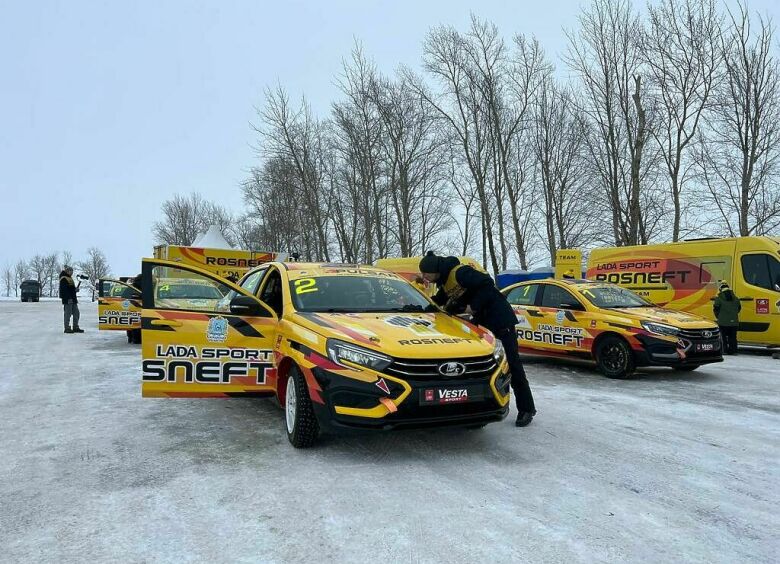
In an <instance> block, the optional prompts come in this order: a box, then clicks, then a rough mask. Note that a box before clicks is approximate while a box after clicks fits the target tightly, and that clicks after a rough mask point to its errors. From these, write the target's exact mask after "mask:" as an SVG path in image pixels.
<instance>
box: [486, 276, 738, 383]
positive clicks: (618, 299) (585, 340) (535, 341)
mask: <svg viewBox="0 0 780 564" xmlns="http://www.w3.org/2000/svg"><path fill="white" fill-rule="evenodd" d="M501 292H502V293H503V294H504V295H505V296H506V297H507V300H508V301H509V303H510V304H512V308H513V309H514V311H515V314H516V316H517V343H518V348H519V351H520V352H521V353H523V354H531V355H541V356H551V357H560V358H576V359H584V360H589V361H595V362H596V364H597V365H598V367H599V369H600V370H601V372H602V373H603V374H604V375H605V376H608V377H610V378H625V377H627V376H630V375H631V373H632V372H633V371H634V369H635V368H636V367H638V366H650V365H656V366H671V367H674V368H677V369H680V370H695V369H696V368H698V367H699V366H701V365H702V364H707V363H711V362H721V361H722V360H723V356H722V353H721V341H720V333H719V331H718V327H717V326H716V325H715V324H714V323H713V322H712V321H709V320H707V319H704V318H703V317H699V316H696V315H691V314H688V313H683V312H680V311H672V310H668V309H663V308H659V307H656V306H655V305H653V304H651V303H650V302H648V301H646V300H645V299H644V298H641V297H640V296H638V295H636V294H635V293H633V292H632V291H630V290H626V289H625V288H621V287H620V286H617V285H615V284H610V283H607V282H593V281H589V280H567V279H564V280H553V279H546V280H533V281H527V282H521V283H519V284H514V285H512V286H508V287H506V288H504V289H502V290H501Z"/></svg>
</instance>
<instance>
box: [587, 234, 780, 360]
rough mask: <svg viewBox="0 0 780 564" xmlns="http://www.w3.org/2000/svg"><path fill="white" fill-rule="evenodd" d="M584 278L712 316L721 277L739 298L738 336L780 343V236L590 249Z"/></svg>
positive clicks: (774, 344) (760, 342) (768, 343)
mask: <svg viewBox="0 0 780 564" xmlns="http://www.w3.org/2000/svg"><path fill="white" fill-rule="evenodd" d="M587 278H588V279H589V280H601V281H605V282H611V283H613V284H618V285H620V286H623V287H625V288H627V289H629V290H633V291H634V292H636V293H637V294H639V295H640V296H642V297H644V298H646V299H647V300H649V301H651V302H653V303H655V304H657V305H659V306H662V307H665V308H668V309H673V310H678V311H685V312H689V313H694V314H697V315H700V316H702V317H706V318H708V319H714V313H713V311H712V300H713V299H714V297H715V295H716V294H717V293H718V288H719V286H720V283H721V282H722V281H724V282H727V283H728V284H729V286H731V288H732V290H734V293H735V294H736V295H737V296H738V297H739V299H740V300H741V302H742V311H741V313H740V324H739V337H738V338H739V341H740V343H744V344H750V345H760V346H768V347H778V346H780V238H774V237H731V238H725V239H696V240H692V241H682V242H678V243H664V244H658V245H641V246H631V247H613V248H605V249H594V250H593V251H591V253H590V256H589V257H588V267H587Z"/></svg>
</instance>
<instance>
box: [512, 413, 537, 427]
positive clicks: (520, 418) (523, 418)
mask: <svg viewBox="0 0 780 564" xmlns="http://www.w3.org/2000/svg"><path fill="white" fill-rule="evenodd" d="M534 415H536V414H535V413H531V412H530V411H521V412H520V413H518V414H517V420H515V427H526V426H528V425H529V424H530V423H531V421H533V420H534Z"/></svg>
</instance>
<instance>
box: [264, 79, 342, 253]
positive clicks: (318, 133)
mask: <svg viewBox="0 0 780 564" xmlns="http://www.w3.org/2000/svg"><path fill="white" fill-rule="evenodd" d="M258 113H259V116H260V119H261V121H262V127H258V126H255V127H254V129H255V131H256V132H257V133H258V134H260V136H261V144H260V152H261V154H262V155H263V156H264V157H266V158H267V159H272V158H273V159H276V160H277V161H278V162H285V163H289V164H291V165H292V167H293V168H292V170H293V172H294V173H295V184H296V187H297V189H298V191H299V194H300V198H299V201H300V204H301V206H303V210H304V212H305V214H306V215H307V217H308V222H309V223H310V225H311V228H312V229H313V233H314V235H315V238H314V240H313V243H314V247H313V248H312V250H311V256H310V257H309V258H317V259H324V260H326V261H329V260H330V248H329V216H330V211H331V207H332V206H331V194H330V193H329V190H328V188H329V185H328V183H327V181H326V180H327V179H326V174H327V170H326V167H325V154H324V151H325V145H326V138H325V126H324V124H323V123H321V122H320V121H319V120H317V119H315V118H314V116H313V115H312V112H311V109H310V108H309V105H308V104H307V103H306V100H305V99H304V100H303V101H302V102H301V105H300V107H299V108H298V109H297V110H294V109H293V108H292V107H291V106H290V99H289V97H288V96H287V93H286V92H285V91H284V89H283V88H282V87H281V86H280V87H277V88H276V89H275V90H270V89H269V90H267V91H266V103H265V106H264V108H263V109H262V110H261V111H259V112H258Z"/></svg>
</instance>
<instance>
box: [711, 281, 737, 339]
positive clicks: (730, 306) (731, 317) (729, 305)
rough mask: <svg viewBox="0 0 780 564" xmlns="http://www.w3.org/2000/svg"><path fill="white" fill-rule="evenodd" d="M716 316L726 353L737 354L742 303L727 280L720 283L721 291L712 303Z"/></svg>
mask: <svg viewBox="0 0 780 564" xmlns="http://www.w3.org/2000/svg"><path fill="white" fill-rule="evenodd" d="M712 310H713V311H714V312H715V318H716V319H717V321H718V327H719V328H720V336H721V339H722V341H723V353H724V354H737V329H738V328H739V312H740V311H741V310H742V304H741V303H740V301H739V298H738V297H737V296H736V295H735V294H734V292H732V291H731V288H730V287H729V285H728V284H726V283H725V282H722V283H721V285H720V291H719V292H718V295H717V296H715V301H714V302H713V304H712Z"/></svg>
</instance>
